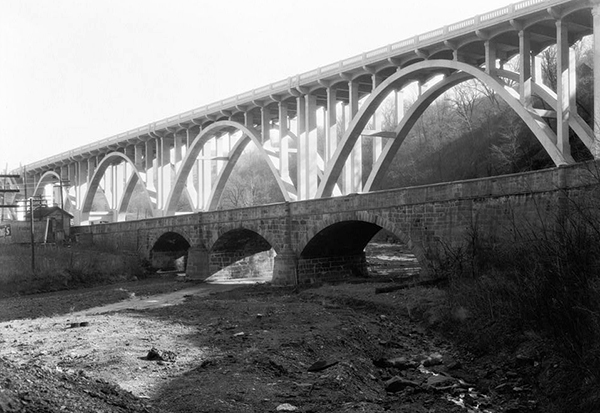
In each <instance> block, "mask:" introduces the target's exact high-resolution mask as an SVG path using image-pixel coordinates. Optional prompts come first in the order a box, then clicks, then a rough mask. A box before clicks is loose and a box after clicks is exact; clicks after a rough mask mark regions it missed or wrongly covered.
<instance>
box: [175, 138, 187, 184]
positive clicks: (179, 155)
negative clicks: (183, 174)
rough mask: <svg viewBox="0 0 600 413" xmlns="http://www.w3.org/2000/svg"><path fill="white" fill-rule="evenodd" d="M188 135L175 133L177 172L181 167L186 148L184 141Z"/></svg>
mask: <svg viewBox="0 0 600 413" xmlns="http://www.w3.org/2000/svg"><path fill="white" fill-rule="evenodd" d="M185 139H186V136H185V135H184V134H182V133H181V132H179V133H175V148H174V149H175V151H174V159H173V160H174V161H175V174H177V172H179V168H180V167H181V161H182V160H183V149H184V145H185V144H184V141H185Z"/></svg>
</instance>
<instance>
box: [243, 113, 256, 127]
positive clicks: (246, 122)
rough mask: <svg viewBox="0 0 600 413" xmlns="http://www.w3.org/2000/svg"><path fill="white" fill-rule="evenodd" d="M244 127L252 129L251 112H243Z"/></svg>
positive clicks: (252, 119)
mask: <svg viewBox="0 0 600 413" xmlns="http://www.w3.org/2000/svg"><path fill="white" fill-rule="evenodd" d="M244 125H246V126H248V127H249V128H253V127H254V115H253V114H252V111H251V110H247V111H246V112H244Z"/></svg>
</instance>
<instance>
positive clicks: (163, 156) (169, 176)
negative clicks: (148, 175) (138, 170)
mask: <svg viewBox="0 0 600 413" xmlns="http://www.w3.org/2000/svg"><path fill="white" fill-rule="evenodd" d="M159 143H160V149H159V161H160V163H159V187H158V200H159V201H158V205H159V207H158V208H159V210H162V209H163V208H164V207H165V203H166V201H167V197H168V196H169V193H170V192H171V187H172V186H173V180H174V176H173V164H172V162H171V149H172V148H173V147H174V146H175V140H174V139H173V138H167V137H163V138H161V139H160V142H159Z"/></svg>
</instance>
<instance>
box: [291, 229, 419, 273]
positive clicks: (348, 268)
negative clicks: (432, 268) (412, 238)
mask: <svg viewBox="0 0 600 413" xmlns="http://www.w3.org/2000/svg"><path fill="white" fill-rule="evenodd" d="M401 264H405V265H401ZM375 267H387V271H385V272H383V273H382V272H381V271H380V270H381V268H377V269H375ZM402 267H407V268H410V271H404V270H401V268H402ZM419 271H420V266H419V261H418V260H417V257H416V256H415V254H413V253H412V251H411V250H410V247H409V245H408V243H405V242H403V240H402V239H401V238H400V237H398V236H397V235H395V234H394V233H393V232H392V231H389V230H386V229H384V228H383V227H381V226H380V225H377V224H375V223H372V222H367V221H360V220H347V221H341V222H337V223H334V224H331V225H329V226H327V227H325V228H324V229H322V230H321V231H319V232H318V233H317V234H316V235H315V236H313V237H312V238H311V239H310V240H309V241H308V243H307V244H306V246H305V247H304V249H303V250H302V252H301V253H300V257H299V260H298V279H299V282H300V283H312V282H315V281H318V282H323V281H340V280H344V279H348V278H356V277H360V278H364V277H369V276H376V275H383V276H386V277H388V278H389V277H395V276H398V277H400V278H402V277H406V276H414V275H416V274H418V273H419Z"/></svg>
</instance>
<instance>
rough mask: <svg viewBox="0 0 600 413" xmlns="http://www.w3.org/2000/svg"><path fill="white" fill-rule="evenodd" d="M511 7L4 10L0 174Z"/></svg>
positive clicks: (23, 0)
mask: <svg viewBox="0 0 600 413" xmlns="http://www.w3.org/2000/svg"><path fill="white" fill-rule="evenodd" d="M509 3H510V0H509V1H507V0H485V1H482V0H421V1H413V0H295V1H294V0H220V1H216V0H212V1H207V0H0V170H4V168H5V167H6V166H7V165H8V169H9V170H11V169H13V168H16V167H18V166H19V165H20V164H23V165H26V164H28V163H31V162H34V161H37V160H40V159H43V158H46V157H49V156H52V155H55V154H58V153H60V152H64V151H67V150H69V149H74V148H76V147H78V146H81V145H85V144H87V143H90V142H94V141H98V140H101V139H104V138H108V137H110V136H113V135H116V134H119V133H122V132H125V131H128V130H130V129H133V128H137V127H139V126H143V125H145V124H148V123H150V122H154V121H157V120H160V119H163V118H166V117H169V116H172V115H176V114H178V113H181V112H185V111H188V110H190V109H194V108H196V107H199V106H203V105H205V104H209V103H212V102H215V101H218V100H221V99H225V98H228V97H231V96H233V95H236V94H239V93H243V92H246V91H248V90H251V89H253V88H257V87H260V86H264V85H267V84H269V83H272V82H276V81H279V80H282V79H286V78H287V77H288V76H294V75H296V74H298V73H303V72H306V71H309V70H312V69H315V68H317V67H319V66H324V65H327V64H329V63H333V62H336V61H338V60H342V59H345V58H348V57H351V56H354V55H357V54H360V53H362V52H366V51H369V50H372V49H376V48H378V47H381V46H384V45H387V44H389V43H394V42H397V41H400V40H404V39H406V38H409V37H412V36H415V35H417V34H421V33H424V32H427V31H429V30H433V29H437V28H439V27H442V26H443V25H445V24H451V23H455V22H457V21H460V20H463V19H466V18H469V17H472V16H474V15H476V14H482V13H485V12H488V11H491V10H494V9H497V8H500V7H503V6H505V5H507V4H509Z"/></svg>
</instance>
